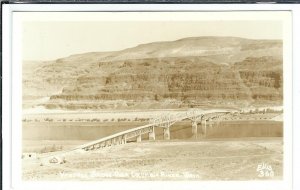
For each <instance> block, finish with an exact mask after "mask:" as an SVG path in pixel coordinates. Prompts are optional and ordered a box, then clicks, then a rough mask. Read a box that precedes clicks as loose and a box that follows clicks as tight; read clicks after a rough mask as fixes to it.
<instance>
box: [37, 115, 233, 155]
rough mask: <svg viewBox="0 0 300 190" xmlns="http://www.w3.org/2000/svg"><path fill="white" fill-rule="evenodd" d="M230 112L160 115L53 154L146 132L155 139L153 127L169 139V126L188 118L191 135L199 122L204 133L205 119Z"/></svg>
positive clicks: (92, 147) (120, 141)
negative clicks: (161, 131) (134, 126)
mask: <svg viewBox="0 0 300 190" xmlns="http://www.w3.org/2000/svg"><path fill="white" fill-rule="evenodd" d="M229 113H232V110H231V111H228V110H208V111H203V110H188V111H187V112H185V113H180V114H173V115H172V114H168V115H162V116H160V117H158V118H155V119H152V120H150V123H149V124H147V125H144V126H140V127H136V128H133V129H129V130H125V131H122V132H119V133H115V134H113V135H110V136H107V137H104V138H101V139H98V140H95V141H91V142H89V143H86V144H83V145H80V146H77V147H75V148H73V149H70V150H66V151H60V152H57V153H56V154H55V155H57V154H59V155H61V154H65V153H68V152H72V151H75V150H85V151H90V150H96V149H101V148H105V147H109V146H114V145H120V144H126V143H127V140H128V139H132V138H136V142H141V141H142V135H143V134H148V135H149V140H155V127H161V128H163V129H164V130H163V131H164V132H163V134H164V139H165V140H169V139H170V127H171V126H172V125H173V124H174V123H176V122H178V121H182V120H186V119H189V120H191V122H192V134H193V136H197V132H198V123H200V124H201V127H202V130H203V133H204V135H205V133H206V121H209V120H211V119H215V118H218V117H221V116H223V115H224V114H229ZM49 156H53V154H51V153H50V154H44V155H43V156H42V157H41V158H48V157H49Z"/></svg>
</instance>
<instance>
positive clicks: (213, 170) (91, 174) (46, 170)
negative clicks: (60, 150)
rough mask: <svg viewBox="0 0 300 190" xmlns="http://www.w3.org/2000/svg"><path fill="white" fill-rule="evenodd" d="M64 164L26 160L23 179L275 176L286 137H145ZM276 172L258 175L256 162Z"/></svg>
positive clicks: (79, 155) (81, 154) (279, 176)
mask: <svg viewBox="0 0 300 190" xmlns="http://www.w3.org/2000/svg"><path fill="white" fill-rule="evenodd" d="M65 160H66V163H63V164H50V163H44V164H41V162H40V161H39V160H38V159H23V179H24V180H269V179H271V180H274V179H275V180H277V179H282V175H283V167H282V166H283V142H282V138H264V139H262V138H261V139H260V138H255V139H253V138H252V139H251V138H248V139H229V140H228V139H226V140H222V139H215V140H201V141H192V140H190V141H189V140H186V141H154V142H149V141H144V142H141V143H128V144H126V145H118V146H114V147H109V148H105V149H102V150H97V151H90V152H85V151H77V152H73V153H71V154H69V155H65ZM262 163H265V164H267V165H269V166H271V167H272V171H273V172H274V177H259V172H258V171H257V167H258V165H259V164H262Z"/></svg>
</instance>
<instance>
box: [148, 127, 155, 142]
mask: <svg viewBox="0 0 300 190" xmlns="http://www.w3.org/2000/svg"><path fill="white" fill-rule="evenodd" d="M149 140H150V141H154V140H155V131H154V126H152V127H151V131H150V132H149Z"/></svg>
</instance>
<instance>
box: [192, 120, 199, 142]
mask: <svg viewBox="0 0 300 190" xmlns="http://www.w3.org/2000/svg"><path fill="white" fill-rule="evenodd" d="M197 133H198V125H197V122H196V121H192V134H193V138H195V139H197Z"/></svg>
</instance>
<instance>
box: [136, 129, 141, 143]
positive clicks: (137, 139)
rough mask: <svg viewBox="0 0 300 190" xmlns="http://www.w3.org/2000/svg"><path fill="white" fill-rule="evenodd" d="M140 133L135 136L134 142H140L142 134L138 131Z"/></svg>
mask: <svg viewBox="0 0 300 190" xmlns="http://www.w3.org/2000/svg"><path fill="white" fill-rule="evenodd" d="M139 133H140V134H139V135H138V136H137V138H136V142H142V134H141V131H140V132H139Z"/></svg>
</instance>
